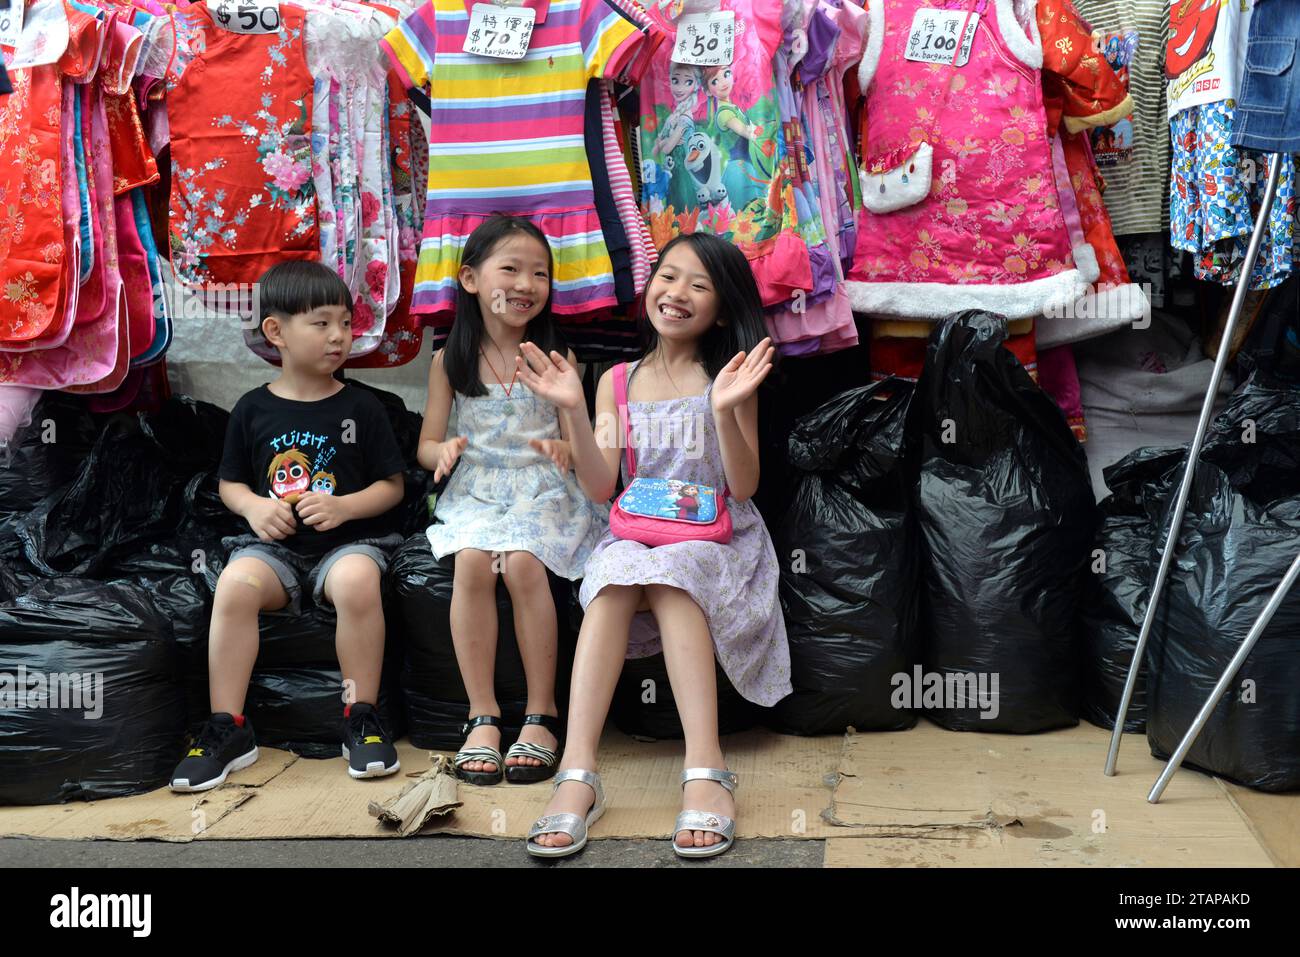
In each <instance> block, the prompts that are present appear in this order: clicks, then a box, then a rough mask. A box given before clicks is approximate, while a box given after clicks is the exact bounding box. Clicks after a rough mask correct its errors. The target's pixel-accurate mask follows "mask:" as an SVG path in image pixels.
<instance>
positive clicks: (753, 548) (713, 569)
mask: <svg viewBox="0 0 1300 957" xmlns="http://www.w3.org/2000/svg"><path fill="white" fill-rule="evenodd" d="M638 365H639V362H637V363H632V364H630V368H629V372H628V379H629V384H630V381H631V379H632V376H633V375H634V374H635V371H636V367H637V366H638ZM710 391H712V385H710V387H709V391H706V392H705V393H704V394H703V395H694V396H686V397H684V398H680V399H667V400H663V401H659V402H629V403H628V418H629V421H630V424H631V427H632V439H633V443H634V445H635V448H634V451H635V453H636V461H637V468H638V471H639V472H640V473H642V474H645V475H659V476H669V477H672V478H674V479H680V480H681V481H684V482H688V483H690V482H693V483H702V484H706V485H712V486H713V487H714V488H722V487H723V486H725V485H726V484H727V476H726V472H725V469H724V468H723V463H722V451H721V449H720V448H719V446H718V433H717V426H716V424H715V422H714V419H713V409H712V407H711V405H710V402H709V392H710ZM665 430H668V431H667V432H665ZM663 434H671V435H673V436H679V437H681V439H682V441H681V442H647V441H644V439H645V438H647V437H649V436H653V435H663ZM620 458H621V459H622V462H623V464H622V469H623V484H624V485H625V486H626V485H627V484H629V483H630V482H631V479H632V477H631V475H629V474H628V472H627V457H626V456H620ZM727 511H728V512H729V513H730V515H731V521H732V529H733V531H732V538H731V541H730V543H728V544H726V545H722V544H719V543H717V542H705V541H689V542H678V543H675V544H672V545H660V546H658V547H656V548H650V547H647V546H645V545H642V544H641V543H640V542H633V541H628V540H626V539H619V538H614V537H613V536H612V535H609V534H606V535H605V537H604V538H603V539H601V541H600V542H599V544H597V545H596V548H595V551H594V552H593V553H592V555H591V558H590V559H589V560H588V562H587V567H586V572H585V574H584V575H583V579H582V587H581V590H580V592H579V599H580V601H581V602H582V607H583V608H586V607H587V606H589V605H590V604H591V602H592V601H593V600H594V599H595V598H596V596H597V595H599V594H600V591H601V589H602V588H604V587H605V586H607V585H653V584H657V585H671V586H672V587H674V588H680V589H681V590H682V591H684V592H686V593H687V594H689V595H690V596H691V598H693V599H694V600H695V603H696V604H697V605H699V606H700V610H701V611H702V612H703V613H704V617H705V620H706V621H707V622H708V626H709V634H710V635H711V636H712V638H713V646H714V650H715V651H716V653H717V658H718V661H719V662H721V664H722V668H723V670H724V671H725V672H726V674H727V677H728V678H729V679H730V680H731V683H732V685H733V686H734V687H735V689H736V690H737V691H739V692H740V694H741V695H743V696H744V697H745V698H747V699H748V700H750V701H752V702H754V703H755V704H758V705H762V706H765V707H766V706H770V705H774V704H776V702H778V701H780V700H781V699H782V698H784V697H785V696H786V695H788V694H790V693H791V692H792V691H793V688H792V686H791V684H790V648H789V644H788V642H787V639H786V632H785V618H784V617H783V616H782V614H781V603H780V601H779V599H778V588H777V586H778V579H779V577H780V568H779V566H778V564H777V559H776V552H775V550H774V549H773V547H772V539H771V537H770V536H769V535H768V532H767V526H766V525H764V524H763V518H762V516H761V515H759V513H758V509H757V507H755V505H754V502H753V500H752V499H750V500H747V501H744V502H737V501H734V500H732V501H729V502H728V503H727ZM662 649H663V642H662V639H661V637H660V635H659V629H658V625H657V624H656V622H655V619H654V616H653V614H651V613H650V612H639V613H638V614H637V615H635V616H634V617H633V619H632V632H631V641H630V643H629V645H628V651H627V657H628V658H645V657H649V656H650V655H654V654H658V653H659V652H660V651H661V650H662Z"/></svg>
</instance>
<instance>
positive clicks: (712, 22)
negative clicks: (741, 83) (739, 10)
mask: <svg viewBox="0 0 1300 957" xmlns="http://www.w3.org/2000/svg"><path fill="white" fill-rule="evenodd" d="M735 37H736V14H735V12H734V11H732V10H719V11H718V12H716V13H692V14H689V15H688V16H684V17H682V18H681V19H680V20H678V21H677V42H676V43H675V44H674V45H673V62H674V63H690V64H694V65H695V66H727V65H728V64H729V63H731V61H732V60H733V59H734V58H735V52H734V44H735Z"/></svg>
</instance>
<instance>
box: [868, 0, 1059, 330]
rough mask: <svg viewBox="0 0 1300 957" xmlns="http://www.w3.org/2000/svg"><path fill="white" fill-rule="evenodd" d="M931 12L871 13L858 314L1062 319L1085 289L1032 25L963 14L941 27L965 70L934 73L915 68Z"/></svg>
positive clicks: (904, 1) (902, 8)
mask: <svg viewBox="0 0 1300 957" xmlns="http://www.w3.org/2000/svg"><path fill="white" fill-rule="evenodd" d="M926 9H927V7H926V4H925V3H924V2H922V0H882V2H880V3H878V4H877V3H871V4H869V5H868V7H867V14H868V19H869V23H870V26H869V32H868V46H867V53H866V55H865V56H864V57H863V59H862V64H861V66H860V68H859V74H858V75H859V80H860V82H861V85H862V91H863V94H864V99H863V104H864V106H863V108H864V118H863V127H862V140H863V144H864V145H863V167H864V169H865V182H864V187H863V189H864V196H863V202H864V204H865V209H864V210H863V213H862V217H861V219H860V221H859V224H858V234H857V248H856V250H855V251H854V260H853V268H852V269H851V270H850V272H849V278H848V282H847V283H846V285H847V286H848V290H849V295H850V298H851V300H852V302H853V307H854V309H857V310H859V311H862V312H869V313H875V314H884V315H892V316H909V317H915V318H925V319H937V318H940V317H941V316H944V315H947V314H949V313H951V312H953V311H957V310H961V309H974V308H979V309H988V310H991V311H994V312H998V313H1001V314H1003V315H1005V316H1007V317H1008V318H1013V319H1014V318H1027V317H1031V316H1036V315H1039V314H1041V313H1043V312H1044V311H1053V310H1059V309H1063V308H1065V307H1066V306H1068V305H1069V304H1070V303H1072V302H1073V301H1075V300H1076V299H1078V298H1079V296H1081V295H1082V294H1083V292H1084V281H1083V278H1082V277H1081V276H1080V274H1079V270H1078V268H1077V267H1076V265H1075V263H1074V259H1073V256H1072V254H1071V248H1070V242H1069V236H1068V234H1067V232H1066V226H1065V221H1064V219H1063V217H1062V213H1061V209H1060V204H1059V202H1058V200H1057V197H1056V195H1055V190H1054V189H1053V188H1052V187H1053V183H1054V176H1055V173H1054V171H1053V165H1052V156H1051V147H1050V144H1049V142H1048V139H1047V136H1046V121H1045V118H1044V114H1043V106H1042V93H1041V82H1042V81H1041V78H1040V69H1041V67H1042V63H1043V53H1042V48H1041V45H1040V44H1041V41H1040V38H1039V33H1038V25H1037V23H1036V22H1035V21H1033V20H1031V21H1030V22H1029V23H1028V24H1022V23H1021V22H1019V21H1018V20H1017V19H1016V13H1015V10H1014V6H1013V3H1012V0H994V2H992V3H990V2H988V0H969V2H968V3H964V4H956V3H955V4H953V5H952V7H951V10H950V13H949V14H947V15H951V16H953V17H956V21H955V22H956V23H957V24H965V26H964V27H963V28H962V31H963V35H964V36H965V37H966V38H967V39H966V40H964V41H962V42H961V45H960V49H958V50H956V51H955V56H954V57H953V59H956V60H959V61H961V57H963V56H964V57H966V59H965V60H964V61H961V63H960V65H953V64H952V63H951V62H943V61H941V62H939V63H935V64H929V63H926V62H924V61H923V60H914V59H908V53H909V51H913V53H914V52H915V51H916V49H917V48H918V46H919V45H921V44H924V43H927V42H928V37H930V36H933V35H934V34H935V31H936V30H941V29H942V27H941V26H940V25H939V17H937V16H928V17H922V18H919V22H920V25H919V26H918V25H916V24H917V22H918V16H917V15H918V13H920V12H921V11H923V10H926ZM945 9H946V8H945ZM971 24H973V27H972V26H971ZM887 182H888V184H889V185H888V186H887V185H886V183H887ZM934 182H937V184H938V185H937V186H934V185H932V184H933V183H934ZM877 190H878V191H879V192H876V191H877ZM873 205H874V206H875V209H876V210H878V211H873V208H872V207H873Z"/></svg>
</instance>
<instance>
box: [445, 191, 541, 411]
mask: <svg viewBox="0 0 1300 957" xmlns="http://www.w3.org/2000/svg"><path fill="white" fill-rule="evenodd" d="M515 233H525V234H526V235H529V236H531V237H533V238H534V239H536V240H537V241H538V242H539V243H541V244H542V247H543V248H544V249H545V250H546V257H547V264H548V267H547V269H548V272H549V274H550V276H551V281H552V282H554V278H555V255H554V254H553V253H552V252H551V244H550V243H548V242H547V241H546V236H545V235H544V234H543V233H542V231H541V230H540V229H538V228H537V227H536V226H534V225H533V224H532V223H531V222H529V221H528V220H526V219H521V218H520V217H518V216H507V215H505V214H503V213H493V214H492V215H491V216H489V217H488V218H487V219H485V220H483V222H482V223H480V224H479V226H478V228H477V229H475V230H474V231H473V232H472V233H470V234H469V239H468V240H466V242H465V249H464V251H463V252H462V253H461V255H460V265H461V266H462V267H463V266H469V267H471V268H475V269H476V268H478V266H479V265H480V264H481V263H482V262H483V261H484V260H485V259H487V258H488V257H489V256H491V255H492V251H493V250H494V249H496V248H497V244H498V243H500V242H501V241H502V240H503V239H508V238H509V237H510V236H512V235H513V234H515ZM459 271H460V270H459V269H458V270H457V272H458V273H459ZM524 341H525V342H531V343H533V344H534V345H536V346H537V348H539V349H541V350H542V351H543V352H545V353H547V354H548V355H549V354H550V352H551V350H552V349H555V350H558V351H560V352H563V351H565V346H564V340H563V338H562V337H561V336H560V333H559V330H558V329H556V327H555V322H554V320H552V319H551V289H550V288H548V289H547V291H546V305H544V306H542V311H541V312H539V313H538V314H537V315H535V316H533V318H532V319H530V320H529V322H528V325H527V326H526V327H525V329H524ZM482 342H483V312H482V310H481V309H480V308H479V304H478V296H476V295H474V294H473V293H471V292H470V291H469V290H467V289H466V288H465V287H464V286H462V285H460V281H459V280H457V284H456V319H455V321H454V322H453V323H452V327H451V332H450V333H449V334H448V336H447V345H446V346H445V347H444V348H443V355H442V360H443V368H444V369H446V370H447V378H448V379H449V380H450V381H451V387H452V388H453V389H455V390H456V391H457V392H459V393H460V394H461V395H467V396H480V395H487V389H486V388H485V387H484V385H483V378H482V376H480V375H479V372H478V357H479V350H480V348H481V346H482Z"/></svg>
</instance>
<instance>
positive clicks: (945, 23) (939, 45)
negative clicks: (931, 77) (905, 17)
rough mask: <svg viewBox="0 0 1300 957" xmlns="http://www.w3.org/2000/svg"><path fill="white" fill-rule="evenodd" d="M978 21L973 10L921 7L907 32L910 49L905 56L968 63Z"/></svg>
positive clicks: (938, 61)
mask: <svg viewBox="0 0 1300 957" xmlns="http://www.w3.org/2000/svg"><path fill="white" fill-rule="evenodd" d="M979 22H980V15H979V14H978V13H976V12H975V11H974V10H932V9H929V8H927V7H922V8H921V9H920V10H917V11H916V16H914V17H913V18H912V32H911V33H909V34H908V36H907V51H906V52H905V53H904V54H903V56H904V57H906V58H907V59H909V60H916V61H918V62H920V63H948V64H951V65H952V66H965V65H966V61H967V60H969V59H970V48H971V44H972V43H974V42H975V27H976V26H978V25H979ZM963 27H964V29H963Z"/></svg>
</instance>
